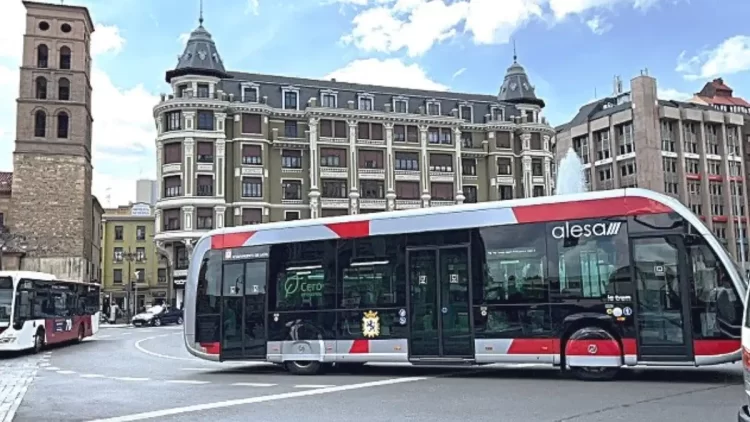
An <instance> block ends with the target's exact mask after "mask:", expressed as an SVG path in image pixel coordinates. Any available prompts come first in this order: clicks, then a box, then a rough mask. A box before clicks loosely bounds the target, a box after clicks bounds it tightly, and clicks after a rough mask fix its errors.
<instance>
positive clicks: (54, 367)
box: [44, 366, 60, 371]
mask: <svg viewBox="0 0 750 422" xmlns="http://www.w3.org/2000/svg"><path fill="white" fill-rule="evenodd" d="M44 369H46V370H48V371H59V370H60V368H58V367H57V366H48V367H46V368H44Z"/></svg>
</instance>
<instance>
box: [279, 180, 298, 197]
mask: <svg viewBox="0 0 750 422" xmlns="http://www.w3.org/2000/svg"><path fill="white" fill-rule="evenodd" d="M281 195H282V196H281V199H284V200H287V201H299V200H301V199H302V182H301V181H299V180H283V181H282V182H281Z"/></svg>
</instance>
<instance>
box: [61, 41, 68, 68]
mask: <svg viewBox="0 0 750 422" xmlns="http://www.w3.org/2000/svg"><path fill="white" fill-rule="evenodd" d="M60 69H66V70H67V69H70V48H68V47H66V46H63V47H62V48H60Z"/></svg>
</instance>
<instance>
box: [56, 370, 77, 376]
mask: <svg viewBox="0 0 750 422" xmlns="http://www.w3.org/2000/svg"><path fill="white" fill-rule="evenodd" d="M57 373H58V374H62V375H70V374H75V373H76V371H67V370H66V371H63V370H60V371H57Z"/></svg>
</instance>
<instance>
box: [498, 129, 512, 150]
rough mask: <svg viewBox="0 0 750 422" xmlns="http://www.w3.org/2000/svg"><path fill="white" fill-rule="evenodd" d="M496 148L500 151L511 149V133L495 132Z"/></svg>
mask: <svg viewBox="0 0 750 422" xmlns="http://www.w3.org/2000/svg"><path fill="white" fill-rule="evenodd" d="M495 146H496V147H497V148H499V149H511V148H512V145H511V141H510V132H495Z"/></svg>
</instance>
